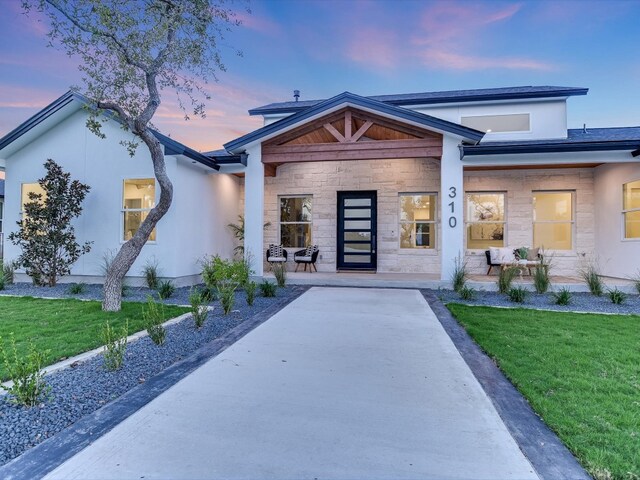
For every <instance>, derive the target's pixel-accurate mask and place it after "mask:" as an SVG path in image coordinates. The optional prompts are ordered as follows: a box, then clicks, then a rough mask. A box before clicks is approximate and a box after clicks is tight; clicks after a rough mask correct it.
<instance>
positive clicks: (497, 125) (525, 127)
mask: <svg viewBox="0 0 640 480" xmlns="http://www.w3.org/2000/svg"><path fill="white" fill-rule="evenodd" d="M460 123H461V124H462V125H464V126H465V127H469V128H473V129H475V130H480V131H481V132H487V133H503V132H528V131H529V130H531V125H530V121H529V114H528V113H516V114H510V115H478V116H473V117H462V118H461V119H460Z"/></svg>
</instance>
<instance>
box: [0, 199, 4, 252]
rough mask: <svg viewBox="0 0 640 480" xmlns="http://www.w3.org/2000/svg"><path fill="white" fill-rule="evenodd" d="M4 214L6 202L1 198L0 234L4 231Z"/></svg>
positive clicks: (0, 248)
mask: <svg viewBox="0 0 640 480" xmlns="http://www.w3.org/2000/svg"><path fill="white" fill-rule="evenodd" d="M3 214H4V200H3V199H2V198H0V234H1V233H2V232H3V230H2V218H3ZM0 240H1V239H0ZM1 250H2V245H0V251H1Z"/></svg>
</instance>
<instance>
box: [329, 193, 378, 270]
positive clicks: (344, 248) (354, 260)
mask: <svg viewBox="0 0 640 480" xmlns="http://www.w3.org/2000/svg"><path fill="white" fill-rule="evenodd" d="M376 226H377V196H376V192H375V191H374V192H338V245H337V248H338V262H337V263H338V265H337V267H338V270H375V269H376V266H377V256H376V230H377V229H376Z"/></svg>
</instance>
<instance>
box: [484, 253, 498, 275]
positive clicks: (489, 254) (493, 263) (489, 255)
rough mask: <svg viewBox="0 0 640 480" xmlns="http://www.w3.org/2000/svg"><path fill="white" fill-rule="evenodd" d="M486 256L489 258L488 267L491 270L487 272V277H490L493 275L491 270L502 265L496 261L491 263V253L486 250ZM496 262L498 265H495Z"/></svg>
mask: <svg viewBox="0 0 640 480" xmlns="http://www.w3.org/2000/svg"><path fill="white" fill-rule="evenodd" d="M484 254H485V255H486V256H487V265H489V270H487V275H490V274H491V269H492V268H493V267H499V266H501V265H502V263H500V262H497V260H496V261H494V262H492V261H491V252H490V251H489V250H485V252H484ZM495 262H497V263H495Z"/></svg>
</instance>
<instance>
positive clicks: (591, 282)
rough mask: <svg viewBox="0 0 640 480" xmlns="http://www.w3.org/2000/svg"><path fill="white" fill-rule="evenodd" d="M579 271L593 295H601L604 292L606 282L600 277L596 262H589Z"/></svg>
mask: <svg viewBox="0 0 640 480" xmlns="http://www.w3.org/2000/svg"><path fill="white" fill-rule="evenodd" d="M579 273H580V276H581V277H582V280H584V283H586V284H587V286H588V287H589V291H590V292H591V293H592V294H593V295H595V296H597V297H599V296H601V295H602V294H603V293H604V284H603V283H602V279H601V278H600V272H599V270H598V266H597V265H596V264H595V263H592V262H591V263H588V264H587V265H586V266H585V267H583V268H581V269H580V271H579Z"/></svg>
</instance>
